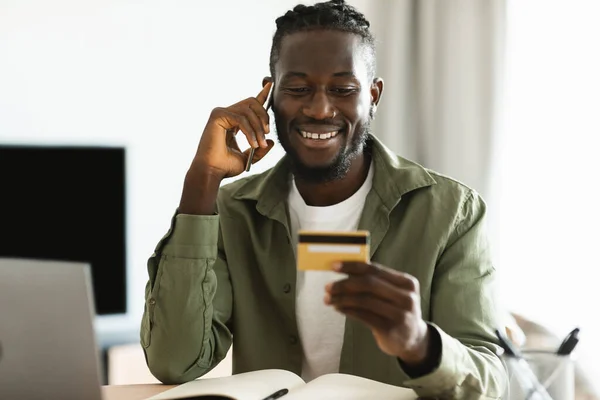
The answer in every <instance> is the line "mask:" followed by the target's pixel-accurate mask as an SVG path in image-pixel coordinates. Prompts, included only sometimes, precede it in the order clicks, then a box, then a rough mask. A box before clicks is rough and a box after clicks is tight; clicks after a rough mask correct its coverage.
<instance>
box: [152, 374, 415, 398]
mask: <svg viewBox="0 0 600 400" xmlns="http://www.w3.org/2000/svg"><path fill="white" fill-rule="evenodd" d="M281 389H288V391H289V392H288V393H287V394H286V395H284V396H283V397H280V399H281V400H305V399H309V400H316V399H319V400H327V399H336V400H338V399H345V400H359V399H378V400H388V399H389V400H413V399H417V395H416V393H415V392H414V391H412V390H410V389H405V388H400V387H397V386H392V385H387V384H385V383H380V382H376V381H373V380H370V379H365V378H360V377H357V376H353V375H346V374H328V375H323V376H321V377H319V378H317V379H315V380H313V381H310V382H309V383H305V382H304V381H303V380H302V379H301V378H300V377H299V376H298V375H296V374H294V373H293V372H289V371H285V370H280V369H265V370H261V371H253V372H246V373H243V374H237V375H233V376H228V377H225V378H212V379H198V380H195V381H191V382H188V383H184V384H183V385H179V386H177V387H175V388H173V389H170V390H167V391H165V392H163V393H161V394H159V395H156V396H153V397H151V398H149V399H147V400H174V399H198V400H200V399H204V398H206V399H208V398H210V399H233V400H263V399H265V398H268V397H269V396H270V395H272V394H273V393H275V392H277V391H279V390H281Z"/></svg>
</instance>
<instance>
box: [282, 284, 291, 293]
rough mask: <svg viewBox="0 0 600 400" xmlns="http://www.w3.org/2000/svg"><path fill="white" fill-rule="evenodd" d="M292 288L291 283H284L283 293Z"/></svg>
mask: <svg viewBox="0 0 600 400" xmlns="http://www.w3.org/2000/svg"><path fill="white" fill-rule="evenodd" d="M291 290H292V285H290V284H289V283H286V284H285V285H283V293H289V292H290V291H291Z"/></svg>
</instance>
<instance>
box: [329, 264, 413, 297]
mask: <svg viewBox="0 0 600 400" xmlns="http://www.w3.org/2000/svg"><path fill="white" fill-rule="evenodd" d="M334 269H335V270H336V271H337V272H341V273H344V274H348V275H351V276H361V275H374V276H377V277H379V278H381V279H383V280H384V281H386V282H389V283H390V284H392V285H393V286H396V287H401V288H403V289H406V290H409V291H414V292H417V293H418V292H419V281H418V280H417V279H416V278H415V277H413V276H411V275H409V274H406V273H404V272H400V271H396V270H393V269H390V268H387V267H384V266H381V265H379V264H374V263H372V264H368V263H361V262H354V261H352V262H342V263H339V266H337V267H334Z"/></svg>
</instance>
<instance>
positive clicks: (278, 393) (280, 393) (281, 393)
mask: <svg viewBox="0 0 600 400" xmlns="http://www.w3.org/2000/svg"><path fill="white" fill-rule="evenodd" d="M288 392H289V390H287V389H281V390H278V391H276V392H275V393H273V394H270V395H268V396H267V397H265V398H264V399H263V400H275V399H278V398H280V397H283V396H284V395H286V394H288Z"/></svg>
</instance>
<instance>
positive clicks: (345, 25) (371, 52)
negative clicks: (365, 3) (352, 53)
mask: <svg viewBox="0 0 600 400" xmlns="http://www.w3.org/2000/svg"><path fill="white" fill-rule="evenodd" d="M275 23H276V25H277V30H276V31H275V34H274V35H273V44H272V45H271V56H270V60H269V67H270V69H271V76H273V77H274V76H275V64H276V63H277V60H278V59H279V51H280V49H281V41H282V39H283V37H284V36H286V35H289V34H292V33H296V32H301V31H310V30H319V29H325V30H336V31H342V32H348V33H353V34H356V35H358V36H360V37H361V38H362V40H363V43H365V44H366V45H367V47H366V48H367V54H368V57H369V60H368V63H367V65H368V70H369V77H370V78H372V77H374V76H375V38H374V37H373V35H372V34H371V31H370V30H369V27H370V25H371V24H370V23H369V21H367V19H366V18H365V16H364V15H363V14H362V13H360V12H359V11H358V10H356V8H354V7H352V6H351V5H349V4H346V2H345V1H344V0H330V1H326V2H322V3H316V4H314V5H312V6H306V5H303V4H299V5H297V6H296V7H294V8H293V9H292V10H289V11H288V12H286V13H285V15H283V16H281V17H279V18H277V19H276V20H275Z"/></svg>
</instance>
